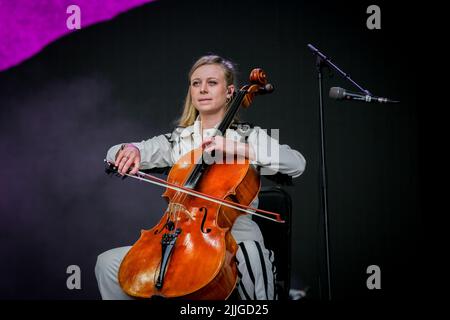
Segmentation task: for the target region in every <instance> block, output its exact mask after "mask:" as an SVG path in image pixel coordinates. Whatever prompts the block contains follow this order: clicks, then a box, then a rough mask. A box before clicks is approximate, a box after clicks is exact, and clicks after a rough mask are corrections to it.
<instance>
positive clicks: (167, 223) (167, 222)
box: [153, 216, 173, 234]
mask: <svg viewBox="0 0 450 320" xmlns="http://www.w3.org/2000/svg"><path fill="white" fill-rule="evenodd" d="M169 222H172V221H170V217H169V216H167V220H166V223H164V225H163V226H162V227H161V229H159V230H155V232H154V233H153V234H158V233H161V231H163V230H164V228H167V229H168V230H171V229H170V226H169ZM172 224H173V222H172ZM172 229H173V228H172Z"/></svg>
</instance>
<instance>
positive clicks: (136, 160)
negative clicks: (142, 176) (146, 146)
mask: <svg viewBox="0 0 450 320" xmlns="http://www.w3.org/2000/svg"><path fill="white" fill-rule="evenodd" d="M114 164H115V166H116V167H117V172H118V173H119V174H121V175H125V174H126V173H127V172H128V169H130V168H131V171H130V172H129V173H130V174H136V173H137V172H138V170H139V166H140V164H141V152H140V151H139V149H138V148H137V147H136V146H135V145H133V144H131V143H127V144H123V145H122V147H121V148H120V150H119V152H117V154H116V160H115V163H114Z"/></svg>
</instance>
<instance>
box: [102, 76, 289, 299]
mask: <svg viewBox="0 0 450 320" xmlns="http://www.w3.org/2000/svg"><path fill="white" fill-rule="evenodd" d="M272 91H273V86H272V85H271V84H269V83H268V82H267V78H266V74H265V72H264V71H263V70H262V69H253V70H252V72H251V74H250V84H247V85H245V86H243V87H242V88H241V89H240V90H239V91H238V92H237V93H236V94H235V95H234V97H233V99H232V101H231V104H230V107H229V108H228V110H227V112H226V114H225V116H224V118H223V120H222V121H221V123H220V124H219V127H218V132H219V133H225V132H226V129H227V128H229V127H230V125H231V123H232V122H233V119H234V117H235V115H236V113H237V112H238V110H239V107H240V106H243V107H249V106H250V104H251V103H252V101H253V98H254V96H255V95H259V94H266V93H270V92H272ZM211 156H212V157H214V151H213V152H212V154H207V153H205V152H204V151H203V149H202V148H201V147H200V148H196V149H193V150H191V151H190V152H188V153H186V154H185V155H183V156H182V157H181V158H180V159H179V160H178V161H177V162H176V163H175V164H174V165H173V167H172V169H171V170H170V172H169V174H168V177H167V181H164V180H162V179H158V178H156V177H152V176H150V175H148V174H145V173H143V172H141V171H139V172H138V173H137V174H136V175H129V174H127V176H130V177H133V178H137V179H139V180H144V181H147V182H152V183H154V184H157V185H160V186H165V187H167V189H166V191H165V192H164V193H163V195H162V197H164V198H165V199H166V200H167V202H168V207H167V209H166V211H165V213H164V215H163V216H162V218H161V219H160V221H159V222H158V223H157V224H156V225H155V226H154V227H153V228H152V229H150V230H142V231H141V235H140V238H139V239H138V240H137V241H136V243H135V244H134V245H133V246H132V248H131V249H130V250H129V251H128V253H127V254H126V256H125V257H124V259H123V261H122V263H121V265H120V269H119V274H118V278H119V284H120V286H121V288H122V289H123V290H124V292H126V293H127V294H128V295H130V296H134V297H139V298H151V297H154V296H161V297H164V298H182V299H189V300H223V299H227V298H228V297H229V296H230V295H231V293H232V292H233V290H234V288H235V286H236V284H237V280H238V272H237V266H236V260H235V255H236V251H237V247H238V246H237V244H236V242H235V240H234V238H233V236H232V235H231V228H232V226H233V224H234V221H235V220H236V219H237V218H238V217H239V216H240V215H241V214H242V212H246V213H251V214H257V213H256V212H260V213H265V214H271V215H275V216H276V219H271V218H268V219H271V220H274V221H277V222H283V221H282V220H281V219H280V216H279V215H278V214H276V213H273V212H268V211H264V210H261V209H256V208H251V207H249V205H250V204H251V203H252V201H253V200H254V199H255V198H256V197H257V196H258V193H259V190H260V185H261V183H260V176H259V173H258V172H257V170H256V169H255V168H254V167H253V166H252V165H251V164H250V162H249V160H248V159H243V161H239V162H238V163H236V161H234V162H233V164H228V163H214V164H208V162H210V161H205V160H206V159H207V158H208V157H209V158H211ZM234 160H236V159H234ZM107 172H108V173H114V172H117V168H115V167H114V166H113V165H112V164H110V163H108V167H107ZM259 215H260V214H259ZM264 217H265V216H264Z"/></svg>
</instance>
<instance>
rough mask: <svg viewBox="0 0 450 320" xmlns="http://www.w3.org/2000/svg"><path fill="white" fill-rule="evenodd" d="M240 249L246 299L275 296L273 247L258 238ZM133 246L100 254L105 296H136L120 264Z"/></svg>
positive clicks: (101, 287)
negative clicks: (123, 283) (121, 277)
mask: <svg viewBox="0 0 450 320" xmlns="http://www.w3.org/2000/svg"><path fill="white" fill-rule="evenodd" d="M238 244H239V248H238V251H237V253H236V260H237V268H238V277H239V279H238V285H237V290H238V293H239V297H240V298H241V299H242V300H274V299H277V297H276V293H275V278H276V270H275V266H274V264H273V261H274V254H273V251H269V250H267V249H266V248H265V247H264V245H263V244H261V243H260V242H258V241H254V240H247V241H243V242H240V243H238ZM130 248H131V246H127V247H120V248H115V249H111V250H108V251H106V252H103V253H102V254H100V255H99V256H98V258H97V264H96V265H95V276H96V278H97V283H98V288H99V290H100V294H101V296H102V299H104V300H123V299H133V298H132V297H130V296H128V295H127V294H126V293H125V292H124V291H123V290H122V288H121V287H120V285H119V282H118V272H119V267H120V264H121V262H122V260H123V258H124V257H125V255H126V254H127V252H128V250H130Z"/></svg>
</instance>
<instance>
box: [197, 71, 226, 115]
mask: <svg viewBox="0 0 450 320" xmlns="http://www.w3.org/2000/svg"><path fill="white" fill-rule="evenodd" d="M233 91H234V86H233V85H229V86H227V83H226V80H225V73H224V70H223V68H222V67H221V66H220V65H218V64H207V65H203V66H201V67H198V68H197V69H196V70H195V71H194V73H193V74H192V76H191V85H190V92H191V99H192V103H193V104H194V107H195V108H196V109H197V110H198V112H200V113H201V114H216V113H218V112H222V111H223V109H224V108H225V105H226V102H227V98H228V97H231V95H232V94H233Z"/></svg>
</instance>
